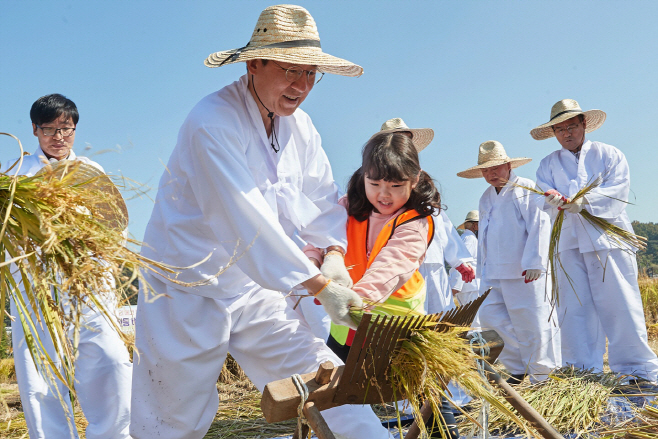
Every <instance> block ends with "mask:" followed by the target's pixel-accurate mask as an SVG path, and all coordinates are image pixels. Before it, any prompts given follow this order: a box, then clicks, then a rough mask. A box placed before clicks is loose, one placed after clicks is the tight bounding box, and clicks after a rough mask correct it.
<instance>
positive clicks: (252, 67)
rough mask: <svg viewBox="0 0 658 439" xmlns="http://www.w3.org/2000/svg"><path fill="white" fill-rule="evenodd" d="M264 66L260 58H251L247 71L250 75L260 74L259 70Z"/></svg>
mask: <svg viewBox="0 0 658 439" xmlns="http://www.w3.org/2000/svg"><path fill="white" fill-rule="evenodd" d="M262 67H263V64H262V63H261V62H260V60H259V59H250V60H249V61H247V72H249V74H250V75H256V74H258V70H259V69H260V68H262Z"/></svg>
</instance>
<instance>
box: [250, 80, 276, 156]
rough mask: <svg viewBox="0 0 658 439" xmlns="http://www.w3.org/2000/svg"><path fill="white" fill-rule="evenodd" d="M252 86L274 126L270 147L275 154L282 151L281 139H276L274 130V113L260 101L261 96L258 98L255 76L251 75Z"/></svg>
mask: <svg viewBox="0 0 658 439" xmlns="http://www.w3.org/2000/svg"><path fill="white" fill-rule="evenodd" d="M251 85H252V87H254V94H255V95H256V97H257V98H258V102H260V104H261V105H262V106H263V108H264V109H265V111H267V117H269V118H270V124H271V125H272V143H271V144H270V146H271V147H272V149H273V150H274V152H279V150H280V149H281V145H279V139H278V138H277V137H276V129H275V128H274V112H272V111H270V109H269V108H267V107H266V106H265V104H264V103H263V101H261V100H260V96H258V92H257V91H256V83H255V82H254V75H251ZM275 140H276V146H274V141H275Z"/></svg>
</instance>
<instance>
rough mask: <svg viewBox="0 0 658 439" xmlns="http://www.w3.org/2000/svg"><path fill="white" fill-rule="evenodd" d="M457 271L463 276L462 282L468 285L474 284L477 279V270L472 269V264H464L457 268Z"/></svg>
mask: <svg viewBox="0 0 658 439" xmlns="http://www.w3.org/2000/svg"><path fill="white" fill-rule="evenodd" d="M455 270H457V271H459V273H460V274H461V275H462V280H463V281H464V282H466V283H469V282H472V281H473V279H475V270H473V267H471V264H469V263H468V262H464V263H463V264H461V265H460V266H459V267H455Z"/></svg>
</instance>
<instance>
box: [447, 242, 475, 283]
mask: <svg viewBox="0 0 658 439" xmlns="http://www.w3.org/2000/svg"><path fill="white" fill-rule="evenodd" d="M461 240H462V242H463V243H464V246H466V248H467V249H468V252H469V253H470V254H471V256H472V257H473V259H474V260H477V255H478V239H477V237H476V236H475V233H473V232H471V231H470V230H468V229H467V230H464V233H462V236H461ZM472 265H473V269H474V270H475V272H476V277H475V279H473V280H472V281H471V282H468V283H466V282H464V281H463V280H462V275H461V273H460V272H459V271H457V270H456V267H451V268H450V273H449V276H450V289H452V290H458V291H459V292H462V293H470V292H472V291H478V290H479V288H480V280H479V278H480V273H478V272H477V263H476V262H472Z"/></svg>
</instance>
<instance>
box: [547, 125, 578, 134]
mask: <svg viewBox="0 0 658 439" xmlns="http://www.w3.org/2000/svg"><path fill="white" fill-rule="evenodd" d="M579 126H580V122H578V123H573V124H571V125H569V126H568V127H566V128H563V127H559V128H555V127H553V132H554V133H555V134H557V135H558V136H563V135H564V134H565V133H566V132H567V131H569V134H571V133H573V131H574V130H575V129H576V128H578V127H579Z"/></svg>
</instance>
